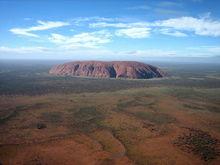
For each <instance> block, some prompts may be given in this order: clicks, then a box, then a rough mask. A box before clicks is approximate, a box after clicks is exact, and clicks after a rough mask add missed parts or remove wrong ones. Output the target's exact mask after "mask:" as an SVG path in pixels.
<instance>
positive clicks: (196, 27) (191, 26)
mask: <svg viewBox="0 0 220 165" xmlns="http://www.w3.org/2000/svg"><path fill="white" fill-rule="evenodd" d="M154 25H155V26H161V27H169V28H173V29H177V30H184V31H191V32H194V33H195V34H197V35H202V36H214V37H219V36H220V21H213V20H211V19H208V18H206V19H204V18H194V17H180V18H173V19H168V20H163V21H157V22H156V23H155V24H154Z"/></svg>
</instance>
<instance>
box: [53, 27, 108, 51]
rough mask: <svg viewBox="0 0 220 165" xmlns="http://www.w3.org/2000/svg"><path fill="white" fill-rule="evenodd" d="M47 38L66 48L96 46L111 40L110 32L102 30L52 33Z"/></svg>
mask: <svg viewBox="0 0 220 165" xmlns="http://www.w3.org/2000/svg"><path fill="white" fill-rule="evenodd" d="M49 40H50V41H51V42H53V43H55V44H57V45H59V46H61V47H63V48H66V49H77V48H98V47H100V46H101V45H103V44H106V43H109V42H111V34H110V33H109V32H107V31H104V30H102V31H97V32H91V33H80V34H76V35H73V36H64V35H61V34H55V33H53V34H51V37H50V38H49Z"/></svg>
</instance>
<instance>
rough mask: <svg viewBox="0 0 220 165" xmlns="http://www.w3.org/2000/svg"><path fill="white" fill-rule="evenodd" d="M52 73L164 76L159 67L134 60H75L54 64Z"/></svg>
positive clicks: (104, 76)
mask: <svg viewBox="0 0 220 165" xmlns="http://www.w3.org/2000/svg"><path fill="white" fill-rule="evenodd" d="M49 73H50V74H53V75H67V76H85V77H102V78H130V79H148V78H157V77H164V76H165V73H164V72H163V71H162V70H160V69H159V68H157V67H155V66H152V65H148V64H144V63H140V62H135V61H111V62H105V61H75V62H69V63H65V64H60V65H56V66H54V67H52V68H51V70H50V71H49Z"/></svg>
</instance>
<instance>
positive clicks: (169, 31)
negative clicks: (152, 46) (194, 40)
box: [160, 28, 188, 37]
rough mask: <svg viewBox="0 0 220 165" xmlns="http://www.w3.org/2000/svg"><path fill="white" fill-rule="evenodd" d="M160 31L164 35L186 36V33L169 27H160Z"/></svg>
mask: <svg viewBox="0 0 220 165" xmlns="http://www.w3.org/2000/svg"><path fill="white" fill-rule="evenodd" d="M160 33H161V34H164V35H169V36H174V37H187V36H188V35H187V34H185V33H183V32H180V31H176V30H173V29H169V28H163V29H160Z"/></svg>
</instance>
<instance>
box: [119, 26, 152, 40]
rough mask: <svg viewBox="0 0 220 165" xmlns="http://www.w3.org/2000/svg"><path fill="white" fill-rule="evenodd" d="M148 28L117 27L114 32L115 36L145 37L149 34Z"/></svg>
mask: <svg viewBox="0 0 220 165" xmlns="http://www.w3.org/2000/svg"><path fill="white" fill-rule="evenodd" d="M150 30H151V29H150V28H147V27H145V28H138V27H133V28H127V29H119V30H117V31H116V32H115V34H116V36H120V37H121V36H122V37H129V38H138V39H140V38H147V37H149V35H150Z"/></svg>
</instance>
